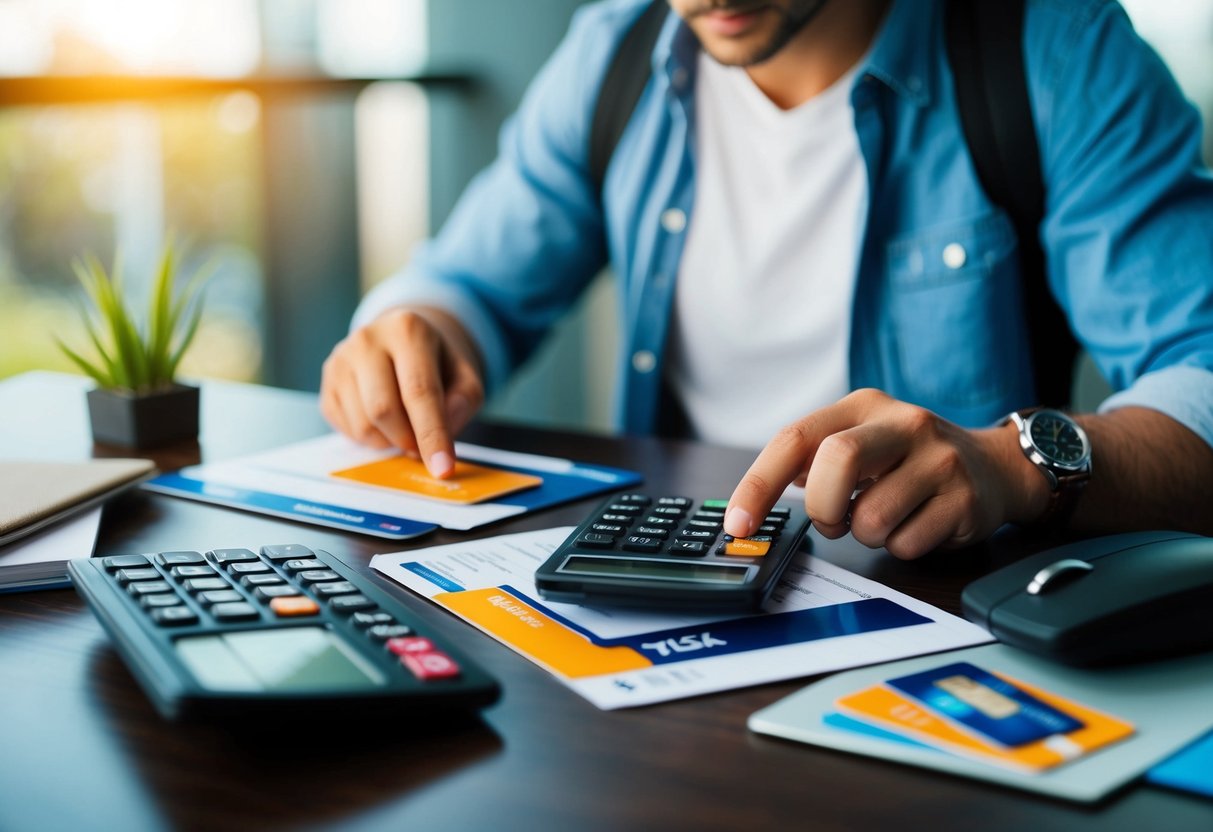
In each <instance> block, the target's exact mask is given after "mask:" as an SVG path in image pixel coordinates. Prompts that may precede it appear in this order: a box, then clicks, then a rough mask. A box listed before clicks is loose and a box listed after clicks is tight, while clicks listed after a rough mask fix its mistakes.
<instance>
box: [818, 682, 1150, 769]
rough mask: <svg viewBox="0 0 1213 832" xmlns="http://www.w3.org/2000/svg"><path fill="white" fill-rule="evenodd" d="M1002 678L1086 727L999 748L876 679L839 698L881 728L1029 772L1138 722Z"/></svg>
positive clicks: (1114, 737)
mask: <svg viewBox="0 0 1213 832" xmlns="http://www.w3.org/2000/svg"><path fill="white" fill-rule="evenodd" d="M996 675H997V676H999V677H1000V678H1002V679H1004V680H1005V681H1007V682H1010V683H1011V684H1013V685H1016V686H1018V687H1020V688H1022V689H1023V690H1026V691H1028V692H1029V693H1030V694H1032V695H1033V696H1036V697H1037V698H1039V699H1041V700H1042V701H1044V702H1047V703H1048V704H1050V705H1052V706H1053V707H1055V708H1058V709H1059V710H1062V711H1064V712H1065V713H1068V714H1070V715H1072V716H1074V717H1076V718H1078V719H1079V720H1080V721H1082V722H1083V724H1084V727H1082V728H1080V729H1078V730H1076V731H1072V732H1071V733H1069V734H1055V735H1054V736H1051V737H1046V738H1045V739H1042V740H1037V741H1036V742H1032V743H1028V744H1027V745H1023V746H1020V747H1019V748H1013V749H1005V748H997V747H995V746H993V745H991V744H990V743H988V742H984V741H983V740H981V739H980V738H978V737H976V736H974V735H972V734H969V733H966V732H964V731H961V730H959V729H958V728H956V727H954V726H953V725H952V724H951V723H949V722H947V721H946V720H943V719H940V718H939V717H938V716H936V715H935V714H933V713H932V712H931V711H930V710H929V709H928V708H926V707H924V706H922V705H920V704H918V703H917V702H914V701H912V700H910V699H906V698H904V697H902V696H901V695H900V694H898V693H897V692H896V691H894V690H891V689H889V688H886V687H884V686H883V685H876V686H874V687H870V688H867V689H865V690H861V691H858V692H856V693H853V694H850V695H848V696H844V697H842V698H840V699H839V700H838V701H837V702H836V703H835V704H836V705H837V706H838V708H839V710H841V711H843V712H844V713H847V714H849V715H851V716H854V717H857V718H858V719H862V720H865V721H868V722H872V723H873V724H876V725H878V726H879V727H881V728H885V729H888V730H891V731H894V732H896V733H899V734H902V735H904V736H907V737H910V738H911V739H915V740H918V741H919V742H922V743H925V744H927V745H930V746H933V747H935V748H939V749H942V750H944V751H950V752H952V753H953V754H958V755H960V756H962V757H970V758H973V759H978V760H982V761H984V762H988V763H995V764H997V765H1001V766H1005V767H1007V768H1012V769H1016V770H1019V771H1024V772H1028V773H1034V772H1040V771H1044V770H1045V769H1049V768H1053V767H1054V766H1058V765H1061V764H1062V763H1065V762H1067V761H1069V760H1073V759H1075V758H1077V757H1081V756H1083V755H1086V754H1089V753H1091V752H1092V751H1095V750H1096V749H1098V748H1102V747H1103V746H1105V745H1108V744H1109V743H1113V742H1116V741H1118V740H1122V739H1124V738H1125V737H1128V736H1130V735H1131V734H1132V733H1133V726H1132V725H1131V724H1130V723H1128V722H1125V721H1124V720H1121V719H1117V718H1116V717H1113V716H1109V715H1108V714H1105V713H1101V712H1100V711H1097V710H1095V709H1094V708H1088V707H1087V706H1085V705H1080V704H1079V703H1077V702H1075V701H1073V700H1071V699H1066V698H1065V697H1062V696H1058V695H1057V694H1053V693H1048V692H1046V691H1043V690H1041V689H1040V688H1037V687H1033V686H1032V685H1028V684H1025V683H1024V682H1020V681H1018V680H1016V679H1011V678H1010V677H1008V676H1004V675H1003V674H1001V673H999V674H996Z"/></svg>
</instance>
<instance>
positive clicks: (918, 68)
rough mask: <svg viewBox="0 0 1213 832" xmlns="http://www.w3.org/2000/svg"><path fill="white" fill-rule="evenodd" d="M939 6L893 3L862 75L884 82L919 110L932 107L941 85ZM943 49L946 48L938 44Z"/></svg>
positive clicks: (905, 0)
mask: <svg viewBox="0 0 1213 832" xmlns="http://www.w3.org/2000/svg"><path fill="white" fill-rule="evenodd" d="M937 14H939V4H938V3H937V2H935V1H934V0H894V1H893V4H892V7H891V8H890V9H889V11H888V14H887V15H886V16H885V20H884V23H882V24H881V26H880V30H879V31H878V32H877V33H876V40H875V42H874V43H873V45H872V48H871V50H870V51H869V53H868V60H867V65H866V66H865V67H864V69H863V72H861V73H860V77H861V78H862V77H863V76H864V75H869V76H871V77H873V78H876V79H877V80H879V81H881V82H883V83H884V84H885V86H887V87H888V88H889V89H891V90H893V92H895V93H897V94H898V95H900V96H902V97H903V98H906V99H907V100H909V101H910V102H911V103H913V104H915V105H916V106H919V107H925V106H927V105H928V104H930V103H931V99H932V97H933V96H934V95H935V91H936V90H937V89H938V87H937V86H936V85H937V84H938V83H939V75H940V65H939V62H938V61H936V60H934V59H933V58H934V56H935V55H936V54H938V52H937V50H936V49H935V48H933V47H934V46H935V43H934V41H935V40H936V39H937V38H938V37H939V32H940V31H941V29H940V28H939V27H938V26H937V25H936V21H935V16H936V15H937ZM938 46H939V48H940V49H942V47H943V44H942V43H940V44H938Z"/></svg>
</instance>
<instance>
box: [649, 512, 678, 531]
mask: <svg viewBox="0 0 1213 832" xmlns="http://www.w3.org/2000/svg"><path fill="white" fill-rule="evenodd" d="M644 524H645V525H646V526H660V527H662V528H673V527H674V526H677V525H678V521H677V520H675V519H674V518H672V517H653V516H652V515H650V516H648V517H646V518H644Z"/></svg>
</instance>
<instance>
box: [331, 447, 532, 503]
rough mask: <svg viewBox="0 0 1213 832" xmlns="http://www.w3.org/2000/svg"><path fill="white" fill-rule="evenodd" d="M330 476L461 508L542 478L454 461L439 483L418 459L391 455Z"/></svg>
mask: <svg viewBox="0 0 1213 832" xmlns="http://www.w3.org/2000/svg"><path fill="white" fill-rule="evenodd" d="M332 476H334V477H341V478H342V479H347V480H354V481H355V482H361V483H365V484H367V485H376V486H379V487H380V488H391V489H393V490H394V491H404V492H406V493H408V494H413V495H415V496H418V497H427V498H429V499H431V500H442V501H443V502H447V503H459V504H460V505H469V504H471V503H481V502H484V501H485V500H491V499H493V498H494V497H501V496H503V495H505V494H513V493H514V492H515V491H522V490H523V489H526V488H534V487H535V486H537V485H540V484H542V483H543V479H542V478H541V477H535V476H531V475H529V474H519V473H516V472H514V471H503V470H501V469H500V468H487V467H485V466H483V465H476V464H474V463H471V462H463V461H462V460H456V462H455V473H454V474H452V475H451V476H450V477H448V478H447V479H445V480H440V479H438V478H436V477H431V476H430V472H429V471H427V470H426V468H425V466H424V465H423V464H422V463H421V461H420V460H417V459H410V458H409V457H406V456H393V457H388V458H387V459H381V460H379V461H378V462H370V463H367V464H366V465H357V466H355V467H353V468H345V469H342V470H340V471H334V472H333V473H332Z"/></svg>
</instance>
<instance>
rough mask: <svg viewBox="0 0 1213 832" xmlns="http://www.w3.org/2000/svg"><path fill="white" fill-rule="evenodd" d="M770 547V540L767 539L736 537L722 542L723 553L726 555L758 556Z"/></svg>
mask: <svg viewBox="0 0 1213 832" xmlns="http://www.w3.org/2000/svg"><path fill="white" fill-rule="evenodd" d="M770 549H771V541H769V540H746V539H745V538H744V537H738V538H735V539H734V540H730V541H729V542H728V543H726V544H724V553H725V554H726V555H737V556H739V557H745V558H758V557H762V556H763V555H765V554H766V553H767V552H768V551H770Z"/></svg>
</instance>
